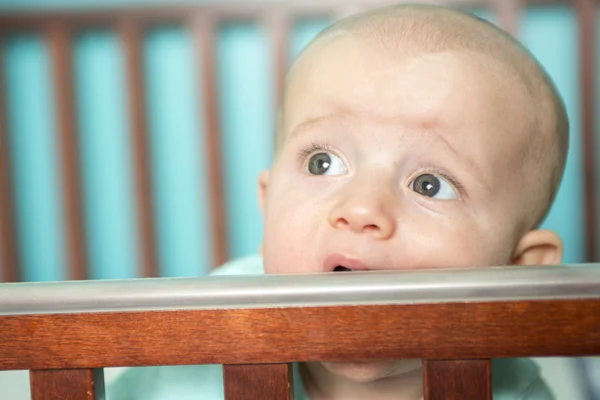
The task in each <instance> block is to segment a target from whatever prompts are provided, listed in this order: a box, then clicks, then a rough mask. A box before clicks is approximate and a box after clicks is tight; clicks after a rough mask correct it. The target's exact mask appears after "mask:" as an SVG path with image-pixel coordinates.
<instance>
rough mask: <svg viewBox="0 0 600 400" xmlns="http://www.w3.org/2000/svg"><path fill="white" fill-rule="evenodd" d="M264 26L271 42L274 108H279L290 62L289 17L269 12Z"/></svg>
mask: <svg viewBox="0 0 600 400" xmlns="http://www.w3.org/2000/svg"><path fill="white" fill-rule="evenodd" d="M266 24H267V29H268V32H269V37H270V41H271V49H272V51H271V54H272V59H273V70H274V72H275V107H279V106H280V105H281V102H282V100H283V98H282V97H283V90H284V86H285V75H286V73H287V69H288V65H289V61H290V54H289V29H290V20H289V16H288V15H287V14H285V13H283V12H270V13H269V14H268V15H267V17H266Z"/></svg>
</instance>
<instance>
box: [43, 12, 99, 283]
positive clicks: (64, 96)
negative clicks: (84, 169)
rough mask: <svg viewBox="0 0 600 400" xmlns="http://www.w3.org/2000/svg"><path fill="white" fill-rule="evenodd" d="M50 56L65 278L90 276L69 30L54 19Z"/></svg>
mask: <svg viewBox="0 0 600 400" xmlns="http://www.w3.org/2000/svg"><path fill="white" fill-rule="evenodd" d="M46 38H47V40H48V45H49V50H50V56H51V59H52V82H53V84H54V87H53V89H54V103H55V107H56V113H57V115H56V123H57V129H56V131H57V142H58V144H59V148H60V152H59V154H60V156H59V157H58V158H59V160H60V171H61V176H62V179H61V183H62V187H63V196H62V199H63V215H64V218H65V223H64V226H65V230H66V232H65V236H66V254H67V260H68V265H67V268H68V274H67V279H70V280H78V279H86V278H88V277H89V271H88V268H87V267H88V263H87V261H88V260H87V252H86V249H87V243H86V238H85V236H86V231H85V226H84V209H83V193H82V188H81V172H80V171H81V167H80V155H79V137H78V135H77V120H76V104H75V94H74V88H73V76H74V75H73V65H72V59H71V46H72V43H71V32H70V30H69V29H68V28H67V27H66V26H65V25H64V24H61V23H60V22H53V23H52V24H50V25H49V26H48V28H47V30H46Z"/></svg>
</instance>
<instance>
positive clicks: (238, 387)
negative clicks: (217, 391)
mask: <svg viewBox="0 0 600 400" xmlns="http://www.w3.org/2000/svg"><path fill="white" fill-rule="evenodd" d="M223 381H224V384H225V400H254V399H265V400H267V399H274V400H275V399H276V400H290V399H292V398H293V397H294V396H293V393H294V384H293V378H292V364H291V363H286V364H245V365H223Z"/></svg>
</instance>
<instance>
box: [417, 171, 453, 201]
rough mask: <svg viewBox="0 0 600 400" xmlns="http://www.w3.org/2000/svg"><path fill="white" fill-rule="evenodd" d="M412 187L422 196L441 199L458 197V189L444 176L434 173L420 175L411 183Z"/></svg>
mask: <svg viewBox="0 0 600 400" xmlns="http://www.w3.org/2000/svg"><path fill="white" fill-rule="evenodd" d="M410 188H411V189H412V190H414V191H415V192H417V193H419V194H420V195H421V196H426V197H431V198H434V199H439V200H452V199H456V198H458V196H457V194H456V191H455V190H454V188H453V187H452V185H451V184H450V183H448V181H446V180H445V179H444V178H440V177H439V176H436V175H433V174H423V175H419V176H417V177H416V178H415V180H413V181H412V182H411V184H410Z"/></svg>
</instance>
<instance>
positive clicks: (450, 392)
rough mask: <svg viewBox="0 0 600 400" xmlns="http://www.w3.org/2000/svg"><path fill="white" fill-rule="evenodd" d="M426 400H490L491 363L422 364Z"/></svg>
mask: <svg viewBox="0 0 600 400" xmlns="http://www.w3.org/2000/svg"><path fill="white" fill-rule="evenodd" d="M423 396H424V397H423V398H424V400H491V399H492V366H491V362H490V360H425V361H423Z"/></svg>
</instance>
